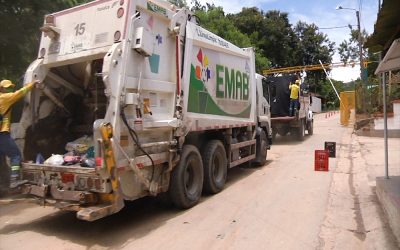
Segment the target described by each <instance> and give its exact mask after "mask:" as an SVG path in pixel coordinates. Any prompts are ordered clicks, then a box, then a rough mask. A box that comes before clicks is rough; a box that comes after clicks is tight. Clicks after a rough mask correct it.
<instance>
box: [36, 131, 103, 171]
mask: <svg viewBox="0 0 400 250" xmlns="http://www.w3.org/2000/svg"><path fill="white" fill-rule="evenodd" d="M65 150H66V151H67V153H66V154H64V155H60V154H53V155H52V156H50V157H49V158H48V159H46V160H44V158H43V156H42V155H41V154H38V155H37V157H36V164H47V165H57V166H81V167H89V168H93V167H95V166H96V161H95V158H94V142H93V137H90V136H87V135H85V136H82V137H81V138H78V139H76V140H75V141H72V142H68V143H67V145H65Z"/></svg>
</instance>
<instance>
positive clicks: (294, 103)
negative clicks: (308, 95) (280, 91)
mask: <svg viewBox="0 0 400 250" xmlns="http://www.w3.org/2000/svg"><path fill="white" fill-rule="evenodd" d="M299 85H300V80H296V81H295V83H294V84H292V83H290V85H289V90H290V106H289V116H294V115H295V114H296V110H297V109H298V107H299V105H300V103H299V90H300V86H299Z"/></svg>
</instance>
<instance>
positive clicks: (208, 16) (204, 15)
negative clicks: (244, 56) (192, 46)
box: [192, 3, 270, 72]
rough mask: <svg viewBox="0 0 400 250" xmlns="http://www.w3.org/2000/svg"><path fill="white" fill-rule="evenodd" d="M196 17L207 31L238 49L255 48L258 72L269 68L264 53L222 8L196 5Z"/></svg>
mask: <svg viewBox="0 0 400 250" xmlns="http://www.w3.org/2000/svg"><path fill="white" fill-rule="evenodd" d="M192 10H194V11H195V14H196V16H197V17H198V18H199V19H200V24H201V26H202V27H204V28H205V29H207V30H209V31H211V32H213V33H214V34H216V35H218V36H220V37H222V38H224V39H225V40H227V41H229V42H231V43H233V44H235V45H236V46H238V47H255V54H256V71H257V72H262V70H263V69H265V68H267V67H269V64H270V63H269V60H268V59H267V58H266V57H265V56H264V55H263V54H262V51H261V50H260V49H259V48H257V46H255V44H253V43H252V41H251V40H250V38H249V37H248V36H247V35H246V34H244V33H242V32H240V30H239V29H238V28H237V27H236V26H235V25H234V23H233V22H232V20H231V19H229V18H227V17H226V16H225V13H224V10H223V9H222V7H216V6H215V5H213V4H212V5H211V4H207V5H206V6H202V5H200V4H199V3H197V4H196V3H195V6H194V8H193V9H192Z"/></svg>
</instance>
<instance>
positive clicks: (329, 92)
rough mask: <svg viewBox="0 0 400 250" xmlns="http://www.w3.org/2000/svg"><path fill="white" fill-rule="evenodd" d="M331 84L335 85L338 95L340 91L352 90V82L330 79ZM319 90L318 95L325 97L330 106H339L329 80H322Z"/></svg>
mask: <svg viewBox="0 0 400 250" xmlns="http://www.w3.org/2000/svg"><path fill="white" fill-rule="evenodd" d="M332 83H333V85H334V86H335V88H336V90H337V92H338V93H339V95H340V92H342V91H349V90H354V84H344V83H343V82H340V81H335V80H332ZM320 86H321V90H320V92H319V93H320V95H321V96H322V97H324V98H325V103H326V104H327V105H328V106H330V108H333V107H335V108H337V107H339V106H340V101H339V98H338V97H337V95H336V93H335V90H334V89H333V88H332V85H331V83H330V82H329V80H323V81H321V82H320Z"/></svg>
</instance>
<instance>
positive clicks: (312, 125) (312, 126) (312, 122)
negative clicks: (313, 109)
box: [307, 120, 314, 135]
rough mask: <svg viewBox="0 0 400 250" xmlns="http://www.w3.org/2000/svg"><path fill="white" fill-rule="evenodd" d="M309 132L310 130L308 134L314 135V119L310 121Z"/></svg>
mask: <svg viewBox="0 0 400 250" xmlns="http://www.w3.org/2000/svg"><path fill="white" fill-rule="evenodd" d="M307 132H308V135H312V134H313V133H314V120H311V121H310V122H309V123H308V128H307Z"/></svg>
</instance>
